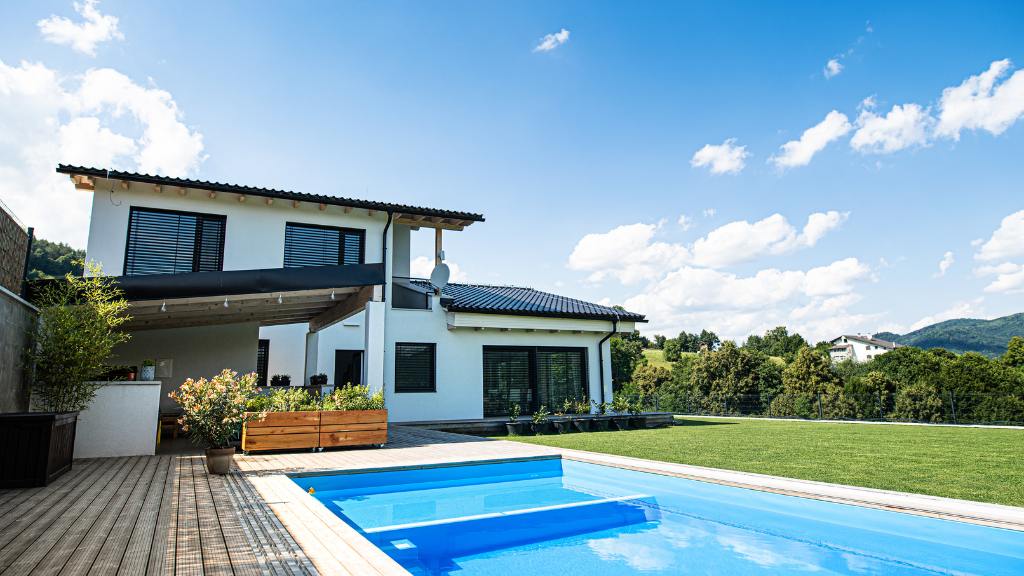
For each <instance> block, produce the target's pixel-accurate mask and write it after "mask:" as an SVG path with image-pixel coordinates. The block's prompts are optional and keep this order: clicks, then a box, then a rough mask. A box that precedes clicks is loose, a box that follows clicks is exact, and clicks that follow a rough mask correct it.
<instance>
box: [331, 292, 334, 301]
mask: <svg viewBox="0 0 1024 576" xmlns="http://www.w3.org/2000/svg"><path fill="white" fill-rule="evenodd" d="M331 300H334V290H331Z"/></svg>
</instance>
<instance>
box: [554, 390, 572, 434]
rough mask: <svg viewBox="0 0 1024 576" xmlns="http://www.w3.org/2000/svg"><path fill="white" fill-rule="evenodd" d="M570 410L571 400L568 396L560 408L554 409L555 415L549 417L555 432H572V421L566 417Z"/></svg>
mask: <svg viewBox="0 0 1024 576" xmlns="http://www.w3.org/2000/svg"><path fill="white" fill-rule="evenodd" d="M571 411H572V401H571V400H569V399H568V398H567V399H566V400H565V402H563V403H562V409H561V410H556V411H555V417H554V418H552V419H551V424H553V425H554V427H555V432H557V433H559V434H565V433H567V432H572V422H571V421H570V419H569V418H568V416H569V412H571Z"/></svg>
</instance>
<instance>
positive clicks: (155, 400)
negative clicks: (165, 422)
mask: <svg viewBox="0 0 1024 576" xmlns="http://www.w3.org/2000/svg"><path fill="white" fill-rule="evenodd" d="M160 389H161V384H160V382H159V381H154V382H106V383H104V385H103V387H101V388H100V389H99V390H97V391H96V397H95V398H93V401H92V403H90V404H89V407H88V408H86V409H85V410H83V411H82V412H80V413H79V414H78V427H77V428H76V430H75V458H111V457H115V456H149V455H153V454H156V433H157V426H158V425H159V419H160V418H159V417H160Z"/></svg>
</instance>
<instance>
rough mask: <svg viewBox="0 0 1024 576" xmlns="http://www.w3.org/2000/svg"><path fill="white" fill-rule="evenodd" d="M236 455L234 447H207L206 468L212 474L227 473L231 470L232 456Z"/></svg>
mask: <svg viewBox="0 0 1024 576" xmlns="http://www.w3.org/2000/svg"><path fill="white" fill-rule="evenodd" d="M234 455H235V449H234V448H207V449H206V470H207V471H208V472H209V473H210V474H227V473H228V472H230V471H231V458H232V457H233V456H234Z"/></svg>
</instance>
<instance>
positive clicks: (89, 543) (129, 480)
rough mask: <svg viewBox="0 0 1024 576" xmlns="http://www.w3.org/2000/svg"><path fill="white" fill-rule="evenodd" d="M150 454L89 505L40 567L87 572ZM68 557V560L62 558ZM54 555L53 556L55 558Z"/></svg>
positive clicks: (51, 572)
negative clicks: (61, 559) (61, 558)
mask: <svg viewBox="0 0 1024 576" xmlns="http://www.w3.org/2000/svg"><path fill="white" fill-rule="evenodd" d="M148 461H149V459H148V458H145V457H137V458H133V462H132V464H131V466H132V467H131V468H130V469H129V470H128V471H127V472H126V473H125V475H124V476H122V477H121V478H120V479H118V480H115V481H114V482H111V483H110V484H109V485H108V486H107V490H106V491H105V492H106V493H105V494H104V495H103V497H101V498H97V499H96V500H95V501H94V502H93V503H92V504H90V505H89V508H88V509H87V513H86V514H83V515H82V516H81V517H79V519H78V520H77V521H75V523H74V524H73V525H72V527H71V528H70V529H69V530H68V531H67V532H65V533H64V536H63V537H62V538H61V540H60V542H58V543H57V544H56V545H55V546H54V547H53V548H52V549H51V550H50V553H49V554H48V555H47V557H46V558H45V559H44V560H43V561H42V562H40V563H39V565H38V566H36V570H37V571H40V572H44V573H49V574H56V573H58V572H59V573H60V574H67V575H70V574H85V573H86V572H88V571H89V568H90V567H91V566H92V563H93V560H95V559H96V554H98V553H99V551H100V548H101V547H102V546H103V542H104V540H106V538H107V535H108V534H109V533H110V531H111V529H112V528H113V526H114V522H115V520H117V518H118V516H119V515H120V514H121V510H122V509H123V508H124V505H125V503H126V502H127V501H128V497H129V496H130V495H131V493H132V492H133V491H134V490H135V486H136V485H137V484H138V483H139V479H140V478H141V476H142V474H143V473H144V472H145V470H146V468H147V467H148ZM60 557H64V558H66V561H60V560H59V558H60ZM51 559H52V560H51Z"/></svg>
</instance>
